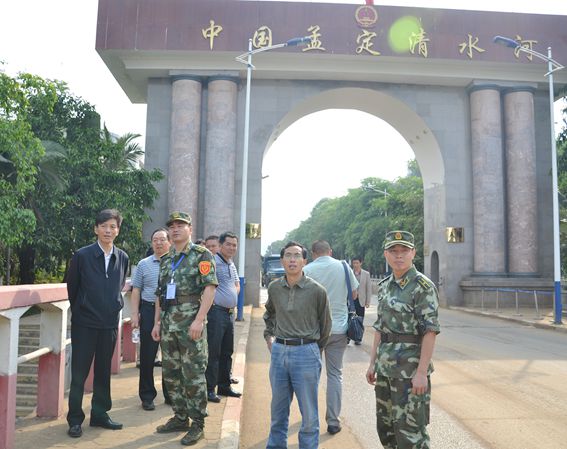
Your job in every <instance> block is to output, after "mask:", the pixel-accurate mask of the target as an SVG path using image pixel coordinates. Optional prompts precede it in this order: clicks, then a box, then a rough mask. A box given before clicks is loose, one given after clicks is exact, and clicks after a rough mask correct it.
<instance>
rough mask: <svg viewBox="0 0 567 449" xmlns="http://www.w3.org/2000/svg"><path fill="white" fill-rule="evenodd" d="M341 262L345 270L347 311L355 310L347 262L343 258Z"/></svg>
mask: <svg viewBox="0 0 567 449" xmlns="http://www.w3.org/2000/svg"><path fill="white" fill-rule="evenodd" d="M341 263H342V264H343V269H344V270H345V279H346V285H347V290H348V291H347V308H348V310H349V312H352V311H354V310H355V308H354V301H353V299H352V287H351V284H350V276H349V275H348V269H347V264H346V262H345V261H344V260H341Z"/></svg>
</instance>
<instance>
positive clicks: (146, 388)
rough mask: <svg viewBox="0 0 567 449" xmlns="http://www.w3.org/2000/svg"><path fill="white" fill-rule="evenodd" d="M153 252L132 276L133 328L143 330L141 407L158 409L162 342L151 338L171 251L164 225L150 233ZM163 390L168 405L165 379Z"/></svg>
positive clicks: (141, 332) (140, 384) (141, 342)
mask: <svg viewBox="0 0 567 449" xmlns="http://www.w3.org/2000/svg"><path fill="white" fill-rule="evenodd" d="M151 241H152V250H153V254H151V255H150V256H148V257H146V258H145V259H142V260H140V262H139V263H138V268H137V269H136V272H135V273H134V277H133V278H132V287H133V289H132V296H131V305H132V316H131V320H132V328H134V329H135V328H139V329H140V382H139V386H138V394H139V396H140V399H141V401H142V408H143V409H144V410H147V411H151V410H154V409H155V404H154V399H155V398H156V396H157V391H156V388H155V384H154V362H155V358H156V354H157V351H158V347H159V342H157V341H154V339H153V338H152V329H153V327H154V316H155V302H156V287H157V284H158V277H159V263H160V258H161V256H163V255H164V254H166V253H167V252H168V251H169V248H170V247H171V242H170V240H169V233H168V232H167V229H165V228H158V229H156V230H155V231H154V232H153V233H152V236H151ZM162 391H163V397H164V399H165V402H166V404H168V403H170V402H171V400H170V398H169V394H168V393H167V390H166V389H165V384H164V382H163V379H162Z"/></svg>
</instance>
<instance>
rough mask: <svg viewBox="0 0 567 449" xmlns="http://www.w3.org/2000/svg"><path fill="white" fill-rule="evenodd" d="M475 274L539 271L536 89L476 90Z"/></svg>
mask: <svg viewBox="0 0 567 449" xmlns="http://www.w3.org/2000/svg"><path fill="white" fill-rule="evenodd" d="M470 107H471V138H472V170H473V213H474V231H473V232H474V272H475V274H479V275H493V276H504V275H512V276H534V275H536V274H537V272H538V264H537V257H538V245H537V184H536V182H537V181H536V153H535V148H536V147H535V123H534V89H533V88H532V87H513V88H502V87H500V86H497V85H476V86H473V87H472V88H471V89H470Z"/></svg>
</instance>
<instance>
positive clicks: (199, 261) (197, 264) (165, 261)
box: [156, 242, 218, 331]
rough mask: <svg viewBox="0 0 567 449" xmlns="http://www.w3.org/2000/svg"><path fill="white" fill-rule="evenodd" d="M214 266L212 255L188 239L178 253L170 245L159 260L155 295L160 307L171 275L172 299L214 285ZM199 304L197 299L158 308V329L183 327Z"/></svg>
mask: <svg viewBox="0 0 567 449" xmlns="http://www.w3.org/2000/svg"><path fill="white" fill-rule="evenodd" d="M181 257H183V260H182V261H181V263H179V265H178V266H177V267H176V269H175V272H174V273H173V270H172V268H173V266H175V264H176V263H177V262H179V260H180V258H181ZM172 262H173V266H172ZM215 269H216V266H215V258H214V257H213V255H212V254H211V253H210V252H209V250H208V249H206V248H204V247H203V246H199V245H195V244H193V243H191V242H189V244H188V245H187V246H186V247H185V249H183V250H182V251H181V252H180V253H176V251H175V248H174V247H173V246H172V247H171V249H170V250H169V252H168V253H167V254H165V255H163V256H162V258H161V260H160V268H159V280H158V286H157V289H156V296H157V297H158V298H159V299H160V304H161V305H162V307H163V299H164V298H165V294H166V291H167V284H168V283H169V282H170V281H171V278H172V276H173V277H174V280H175V285H176V288H175V297H176V298H179V297H186V296H189V295H196V296H201V294H202V293H203V290H204V289H205V287H206V286H207V285H218V281H217V275H216V273H215ZM199 307H200V302H189V303H184V304H179V305H176V306H173V307H170V308H169V310H168V311H167V312H164V311H163V310H162V329H165V328H167V329H168V330H169V331H179V330H187V329H188V328H189V326H190V325H191V323H192V322H193V319H194V318H195V315H197V312H198V311H199ZM166 324H167V326H166Z"/></svg>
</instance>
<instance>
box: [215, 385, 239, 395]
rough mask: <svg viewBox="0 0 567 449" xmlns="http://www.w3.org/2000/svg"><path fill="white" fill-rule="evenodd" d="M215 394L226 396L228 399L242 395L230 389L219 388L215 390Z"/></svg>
mask: <svg viewBox="0 0 567 449" xmlns="http://www.w3.org/2000/svg"><path fill="white" fill-rule="evenodd" d="M217 393H218V394H220V395H221V396H228V397H231V398H239V397H240V396H242V393H240V392H239V391H234V390H233V389H232V388H230V387H228V388H219V389H218V390H217Z"/></svg>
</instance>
